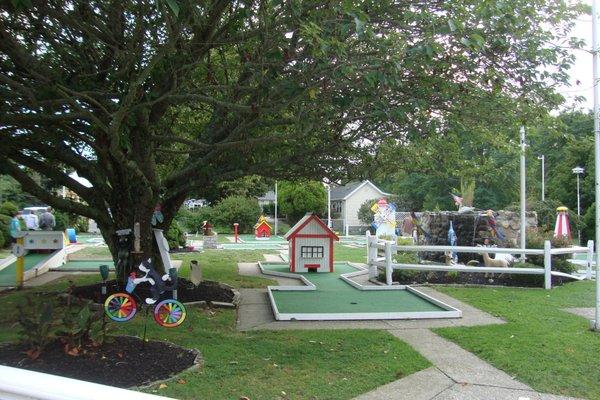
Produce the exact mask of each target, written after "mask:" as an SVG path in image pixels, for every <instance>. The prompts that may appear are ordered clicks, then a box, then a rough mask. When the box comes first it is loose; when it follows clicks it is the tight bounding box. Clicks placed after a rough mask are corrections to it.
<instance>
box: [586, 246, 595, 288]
mask: <svg viewBox="0 0 600 400" xmlns="http://www.w3.org/2000/svg"><path fill="white" fill-rule="evenodd" d="M587 248H588V251H587V266H586V270H585V279H587V280H590V279H592V260H593V259H594V241H593V240H588V242H587Z"/></svg>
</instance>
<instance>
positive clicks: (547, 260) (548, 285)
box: [544, 240, 552, 289]
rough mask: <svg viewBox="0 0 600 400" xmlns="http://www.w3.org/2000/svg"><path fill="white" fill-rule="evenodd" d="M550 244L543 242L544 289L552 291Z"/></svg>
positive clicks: (547, 241)
mask: <svg viewBox="0 0 600 400" xmlns="http://www.w3.org/2000/svg"><path fill="white" fill-rule="evenodd" d="M551 250H552V244H551V243H550V241H549V240H546V241H545V242H544V289H552V254H551V253H550V252H551Z"/></svg>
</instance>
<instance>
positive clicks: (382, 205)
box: [371, 199, 396, 238]
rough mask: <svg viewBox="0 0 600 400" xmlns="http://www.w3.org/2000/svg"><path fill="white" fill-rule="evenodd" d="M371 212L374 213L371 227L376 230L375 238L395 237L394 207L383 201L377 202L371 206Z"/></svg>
mask: <svg viewBox="0 0 600 400" xmlns="http://www.w3.org/2000/svg"><path fill="white" fill-rule="evenodd" d="M371 211H373V212H374V213H375V215H374V216H373V224H372V225H373V226H374V227H375V229H376V232H375V235H377V237H381V236H390V237H392V238H395V237H396V206H394V205H393V204H388V202H387V201H386V200H385V199H381V200H379V201H378V202H377V203H375V204H373V206H372V207H371Z"/></svg>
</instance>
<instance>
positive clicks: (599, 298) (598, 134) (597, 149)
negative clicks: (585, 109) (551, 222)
mask: <svg viewBox="0 0 600 400" xmlns="http://www.w3.org/2000/svg"><path fill="white" fill-rule="evenodd" d="M597 3H598V0H593V1H592V56H593V61H594V62H593V69H594V72H593V82H594V165H595V167H596V170H595V171H594V174H595V175H596V176H595V181H596V318H595V320H594V321H593V322H592V329H593V330H595V331H600V251H598V244H599V243H600V172H599V171H600V119H599V118H600V116H599V115H598V113H599V112H600V104H599V102H600V87H599V86H598V67H600V65H599V62H600V60H599V59H598V57H599V54H598V51H599V50H600V49H599V48H598V4H597Z"/></svg>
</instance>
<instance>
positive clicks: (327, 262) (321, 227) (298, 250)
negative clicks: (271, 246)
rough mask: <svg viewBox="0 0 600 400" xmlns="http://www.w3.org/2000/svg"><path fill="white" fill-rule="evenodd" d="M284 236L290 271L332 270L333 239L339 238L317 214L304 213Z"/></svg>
mask: <svg viewBox="0 0 600 400" xmlns="http://www.w3.org/2000/svg"><path fill="white" fill-rule="evenodd" d="M284 237H285V239H286V240H287V241H288V242H290V243H289V259H290V272H309V271H315V272H333V241H334V240H336V241H339V240H340V239H339V238H338V236H337V235H336V234H335V233H334V232H333V231H332V230H331V229H329V228H328V227H327V225H325V223H323V221H321V219H320V218H319V217H318V216H316V215H315V214H306V215H305V216H304V217H302V219H301V220H300V221H298V223H297V224H296V225H294V226H293V227H292V228H291V229H290V230H289V232H288V233H286V234H285V236H284Z"/></svg>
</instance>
